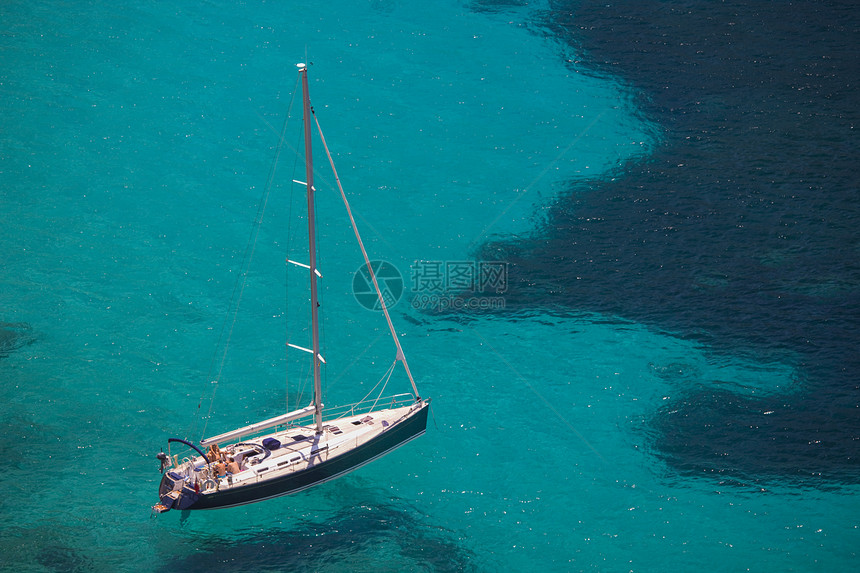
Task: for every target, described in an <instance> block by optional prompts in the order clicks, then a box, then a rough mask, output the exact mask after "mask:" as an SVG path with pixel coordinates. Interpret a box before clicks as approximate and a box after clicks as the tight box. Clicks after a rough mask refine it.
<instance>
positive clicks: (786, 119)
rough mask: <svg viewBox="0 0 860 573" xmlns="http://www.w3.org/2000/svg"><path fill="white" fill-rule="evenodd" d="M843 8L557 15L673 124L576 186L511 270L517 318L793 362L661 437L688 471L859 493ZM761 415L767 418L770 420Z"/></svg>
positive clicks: (680, 411)
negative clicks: (606, 319) (644, 329)
mask: <svg viewBox="0 0 860 573" xmlns="http://www.w3.org/2000/svg"><path fill="white" fill-rule="evenodd" d="M858 14H860V12H858V11H857V10H856V7H855V6H854V5H853V4H852V3H850V2H830V3H820V2H799V3H798V2H793V3H791V5H790V7H789V6H787V5H784V4H783V3H778V2H777V3H772V2H752V3H750V2H721V3H712V2H661V3H640V2H633V1H626V2H616V3H612V4H609V5H607V4H606V3H603V2H600V3H597V2H553V3H552V10H551V11H550V12H549V13H548V14H546V16H547V20H548V21H547V25H548V27H549V28H550V29H552V30H554V31H555V32H556V33H557V34H558V35H559V37H561V38H563V39H565V41H567V42H570V43H572V44H575V45H576V46H577V47H578V48H579V49H581V50H583V51H584V53H585V54H586V57H585V58H584V59H585V61H588V62H590V63H589V65H593V66H596V67H595V68H594V69H592V70H590V71H588V72H586V70H584V69H583V68H582V63H581V62H571V64H570V65H571V67H572V69H575V70H577V71H578V72H580V73H596V74H601V73H611V74H614V75H617V76H619V77H622V78H624V79H625V80H626V81H629V82H630V84H631V85H632V86H633V88H634V89H635V90H636V91H637V92H638V93H639V94H640V96H641V97H640V105H641V107H642V109H643V110H644V112H645V113H647V114H649V115H650V116H651V117H652V118H653V119H654V120H655V121H656V122H658V123H659V124H660V125H662V126H663V127H664V130H665V132H664V134H663V144H662V145H661V147H660V148H659V149H657V150H656V152H655V153H654V154H652V156H651V157H650V158H649V159H648V160H647V161H645V162H642V163H639V164H634V165H628V166H627V167H626V168H625V170H624V173H623V174H619V175H617V176H616V177H614V178H611V179H610V178H607V179H606V180H603V181H597V182H592V183H591V184H590V185H588V186H587V187H584V186H582V185H579V186H576V185H574V186H572V187H571V189H570V193H569V196H567V197H565V198H562V199H560V200H559V201H558V202H557V204H556V205H554V206H553V208H552V210H551V213H550V215H549V217H548V222H547V225H546V228H545V229H544V232H543V233H542V234H541V233H536V237H535V238H534V239H528V240H519V241H511V242H498V243H491V244H487V245H485V246H484V247H483V249H482V252H481V253H478V255H479V256H480V257H481V258H485V259H488V258H497V259H504V260H508V261H510V262H511V263H512V266H511V269H510V280H509V284H510V290H509V292H508V293H507V309H508V311H510V310H514V311H516V310H520V309H522V310H527V309H529V308H533V307H538V308H553V307H556V308H559V310H560V312H567V309H573V308H575V309H580V310H582V309H585V310H596V311H600V312H604V313H609V314H614V315H619V316H623V317H626V318H630V319H634V320H637V321H641V322H643V323H646V324H650V325H653V326H654V327H657V328H659V329H662V330H666V331H669V332H672V333H675V334H676V335H679V336H682V337H684V338H692V339H695V340H698V341H701V342H702V343H704V344H706V345H708V346H709V347H710V348H711V349H712V350H713V351H714V352H716V353H725V354H727V355H731V354H737V353H741V354H744V355H747V356H753V357H755V358H756V359H757V360H762V361H785V362H788V363H791V364H793V365H795V366H796V367H797V368H798V371H799V372H800V376H802V378H803V380H802V382H803V389H802V390H801V391H800V392H797V393H795V394H785V395H777V396H770V397H766V398H761V397H754V398H751V397H748V396H738V395H733V394H731V393H728V392H725V391H723V390H716V389H708V387H706V386H704V385H702V386H699V387H694V388H689V389H688V390H687V391H686V392H685V393H684V394H683V395H679V396H673V397H672V400H671V403H670V404H667V405H666V406H665V407H664V408H662V409H661V410H659V411H658V412H657V413H656V415H655V417H654V419H653V421H652V424H651V427H652V429H653V435H652V438H653V444H654V445H655V448H656V451H657V453H658V455H660V456H661V457H663V458H665V459H666V460H667V461H668V462H669V463H670V464H672V465H673V467H675V468H676V469H677V470H678V471H681V472H684V473H687V472H689V473H692V474H696V475H703V474H704V475H711V474H718V475H720V476H721V479H735V480H738V481H743V482H748V481H749V480H757V479H765V480H767V479H772V478H775V477H776V478H781V479H782V478H790V479H792V480H800V481H801V482H803V483H805V484H807V485H815V484H817V483H819V481H820V480H821V479H822V477H823V478H825V479H827V480H836V481H847V482H852V483H856V482H857V481H858V479H860V409H858V404H860V385H858V380H857V372H858V368H860V352H858V351H857V348H858V345H860V324H858V317H860V234H858V228H860V192H858V179H860V178H858V168H857V165H856V162H857V157H858V156H860V153H858V151H860V150H858V138H857V135H856V126H857V119H858V109H860V98H858V95H857V94H858V89H857V88H858V84H860V67H858V66H857V62H858V61H860V33H858V29H860V17H858ZM766 413H767V414H766Z"/></svg>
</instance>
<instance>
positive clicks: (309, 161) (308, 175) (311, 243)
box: [298, 64, 323, 434]
mask: <svg viewBox="0 0 860 573" xmlns="http://www.w3.org/2000/svg"><path fill="white" fill-rule="evenodd" d="M298 68H299V73H300V74H301V76H302V100H303V102H304V111H303V113H304V124H305V181H306V182H307V189H308V193H307V196H308V250H309V251H310V262H309V263H308V266H309V267H310V272H309V274H310V277H311V337H312V347H311V349H312V350H313V364H314V420H315V421H316V426H317V430H316V433H317V434H321V433H322V431H323V430H322V384H321V383H320V329H319V308H318V307H319V302H318V299H317V274H318V273H317V261H316V259H317V245H316V227H315V223H314V164H313V156H312V154H311V98H310V95H309V94H308V67H307V65H305V64H298Z"/></svg>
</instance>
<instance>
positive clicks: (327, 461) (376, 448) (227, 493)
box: [154, 400, 430, 512]
mask: <svg viewBox="0 0 860 573" xmlns="http://www.w3.org/2000/svg"><path fill="white" fill-rule="evenodd" d="M429 409H430V403H429V400H417V401H416V402H415V403H414V404H412V405H411V406H404V407H400V408H389V409H384V410H377V411H374V412H371V413H369V414H359V415H355V416H351V417H344V418H340V419H337V420H334V421H332V422H329V423H328V424H326V426H325V430H324V432H323V433H322V434H320V435H316V434H314V426H313V425H307V426H298V427H294V428H289V429H287V430H284V431H280V432H275V433H272V434H269V435H266V436H260V437H257V438H254V439H253V440H248V441H245V442H240V443H239V444H234V445H231V446H225V447H224V448H222V451H223V452H225V453H227V455H233V456H236V457H237V458H240V459H241V471H240V472H239V473H236V474H232V475H225V476H223V477H221V476H216V475H213V472H212V469H211V467H212V466H211V464H208V463H207V461H206V460H205V459H203V458H202V457H195V458H193V459H191V460H189V461H188V462H186V463H184V464H182V465H181V466H180V467H177V468H172V469H170V470H168V471H167V472H166V473H165V475H164V477H163V478H162V482H161V487H160V491H159V493H160V496H161V502H160V503H159V504H158V505H157V506H155V508H154V509H155V510H156V511H159V512H164V511H168V510H169V509H182V510H186V509H187V510H191V509H216V508H224V507H234V506H238V505H245V504H248V503H254V502H257V501H263V500H266V499H271V498H274V497H279V496H282V495H289V494H292V493H296V492H299V491H302V490H304V489H307V488H309V487H313V486H315V485H318V484H320V483H324V482H326V481H330V480H332V479H335V478H337V477H340V476H342V475H345V474H347V473H349V472H351V471H353V470H355V469H358V468H360V467H361V466H363V465H365V464H367V463H369V462H371V461H373V460H375V459H377V458H380V457H382V456H384V455H385V454H387V453H389V452H391V451H392V450H394V449H396V448H398V447H400V446H402V445H403V444H405V443H407V442H409V441H411V440H412V439H414V438H417V437H418V436H420V435H422V434H423V433H424V432H425V429H426V427H427V414H428V412H429ZM267 439H274V440H277V442H279V443H280V444H281V445H280V446H279V447H277V449H270V448H266V447H264V446H263V441H264V440H267ZM267 443H268V444H270V445H271V442H267ZM250 452H254V453H253V454H251V453H250Z"/></svg>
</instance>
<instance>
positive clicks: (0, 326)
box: [0, 322, 34, 358]
mask: <svg viewBox="0 0 860 573" xmlns="http://www.w3.org/2000/svg"><path fill="white" fill-rule="evenodd" d="M32 331H33V329H32V328H31V327H30V325H29V324H27V323H26V322H0V358H3V357H5V356H8V355H9V354H10V353H12V352H14V351H16V350H18V349H19V348H21V347H22V346H26V345H28V344H32V343H33V341H34V338H33V332H32Z"/></svg>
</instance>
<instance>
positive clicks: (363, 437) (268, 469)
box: [153, 64, 430, 513]
mask: <svg viewBox="0 0 860 573" xmlns="http://www.w3.org/2000/svg"><path fill="white" fill-rule="evenodd" d="M298 70H299V76H300V78H299V79H300V80H301V85H302V100H303V127H304V144H305V175H306V181H304V182H301V181H294V182H295V183H297V184H300V185H302V186H304V187H305V189H306V195H307V208H308V212H307V220H308V237H309V245H308V251H309V262H308V264H304V263H300V262H295V261H289V262H291V263H293V264H296V265H299V266H300V267H303V268H304V269H305V270H306V271H307V273H308V276H309V280H310V318H311V321H310V322H311V337H310V338H311V348H304V347H301V346H299V345H295V344H292V343H290V344H289V346H290V347H292V348H295V349H298V350H300V351H304V352H307V353H308V354H310V358H311V363H312V370H313V386H314V398H313V403H311V404H310V405H309V406H307V407H305V408H300V409H298V410H294V411H291V412H286V413H284V414H281V415H279V416H275V417H273V418H269V419H267V420H263V421H260V422H256V423H253V424H249V425H246V426H243V427H241V428H237V429H234V430H230V431H228V432H224V433H222V434H219V435H216V436H212V437H209V438H204V439H202V440H200V442H199V444H195V443H194V442H192V441H189V440H185V439H181V438H169V439H168V441H167V442H168V443H167V445H168V451H167V453H164V452H160V453H159V454H158V458H159V459H160V460H161V472H162V473H163V476H162V478H161V482H160V484H159V488H158V503H156V504H155V505H154V506H153V511H154V512H157V513H163V512H166V511H169V510H171V509H178V510H196V509H217V508H225V507H234V506H239V505H244V504H248V503H254V502H258V501H263V500H267V499H271V498H275V497H279V496H283V495H288V494H292V493H296V492H299V491H302V490H305V489H307V488H310V487H313V486H315V485H318V484H321V483H324V482H327V481H329V480H332V479H335V478H337V477H340V476H342V475H344V474H346V473H348V472H351V471H352V470H355V469H358V468H360V467H362V466H363V465H365V464H367V463H369V462H371V461H373V460H375V459H378V458H380V457H381V456H384V455H385V454H387V453H389V452H391V451H392V450H394V449H396V448H398V447H400V446H402V445H404V444H406V443H407V442H409V441H411V440H413V439H414V438H417V437H419V436H421V435H422V434H424V432H425V430H426V427H427V414H428V411H429V408H430V400H429V399H428V398H422V397H421V396H420V395H419V394H418V389H417V386H416V384H415V380H414V379H413V377H412V373H411V371H410V370H409V365H408V364H407V362H406V356H405V355H404V353H403V348H402V347H401V344H400V340H399V337H398V336H397V332H396V331H395V329H394V325H393V323H392V321H391V316H390V314H389V311H388V306H387V301H386V300H385V297H384V296H383V294H382V292H381V291H380V288H379V283H378V282H377V279H376V275H375V272H374V268H373V266H372V265H371V263H370V260H369V258H368V256H367V252H366V251H365V248H364V245H363V243H362V241H361V237H360V236H359V234H358V229H357V228H356V225H355V219H354V218H353V215H352V211H351V210H350V207H349V203H348V201H347V199H346V195H345V193H344V191H343V188H342V186H341V184H340V180H339V178H338V177H337V171H336V170H334V163H333V162H332V161H331V154H330V153H329V152H328V148H327V146H326V143H325V138H324V137H323V135H322V131H321V130H320V129H319V122H318V121H317V120H316V117H315V115H313V108H312V107H311V104H310V97H309V95H308V74H307V72H308V69H307V66H306V65H305V64H298ZM312 121H313V122H315V123H316V125H317V129H318V132H319V135H320V139H321V141H322V145H323V148H324V149H325V151H326V154H327V156H328V158H329V161H330V163H331V167H332V169H333V171H334V178H335V181H336V182H337V186H338V189H339V190H340V194H341V197H342V199H343V202H344V205H345V207H346V212H347V214H348V216H349V220H350V222H351V223H352V227H353V231H354V232H355V237H356V239H357V241H358V245H359V247H360V249H361V253H362V255H363V257H364V262H365V264H366V265H367V270H368V275H369V276H370V278H371V282H372V283H373V286H374V287H375V289H376V293H377V296H378V297H379V308H380V309H381V310H382V312H383V315H384V316H385V319H386V321H387V322H388V328H389V330H390V333H391V337H392V339H393V341H394V345H393V346H394V351H395V359H394V363H393V364H392V366H391V367H390V368H389V370H388V372H387V375H388V376H390V375H391V372H392V371H393V370H394V368H395V367H396V366H397V365H398V363H399V364H401V365H402V366H403V369H404V370H405V372H406V375H407V377H408V379H409V382H410V383H411V385H412V393H407V394H400V395H395V396H386V397H382V396H381V395H380V396H377V397H375V398H372V399H368V398H365V399H363V400H362V401H360V402H358V403H355V404H350V405H346V406H341V407H337V408H326V407H324V406H323V403H322V389H321V378H320V370H321V365H322V364H324V363H325V360H324V359H323V356H322V354H321V350H320V335H319V304H318V296H317V279H318V278H319V277H320V276H321V275H320V273H319V271H318V269H317V264H316V250H317V249H316V244H315V237H316V229H315V209H314V191H315V189H314V169H313V160H312V151H311V133H312V132H311V122H312ZM383 388H384V386H383ZM171 445H173V446H174V447H183V446H185V447H183V450H184V451H188V453H189V455H187V456H185V457H183V458H181V459H180V458H179V455H178V454H174V455H171V452H170V448H171ZM187 448H190V449H187ZM204 449H205V451H204Z"/></svg>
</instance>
